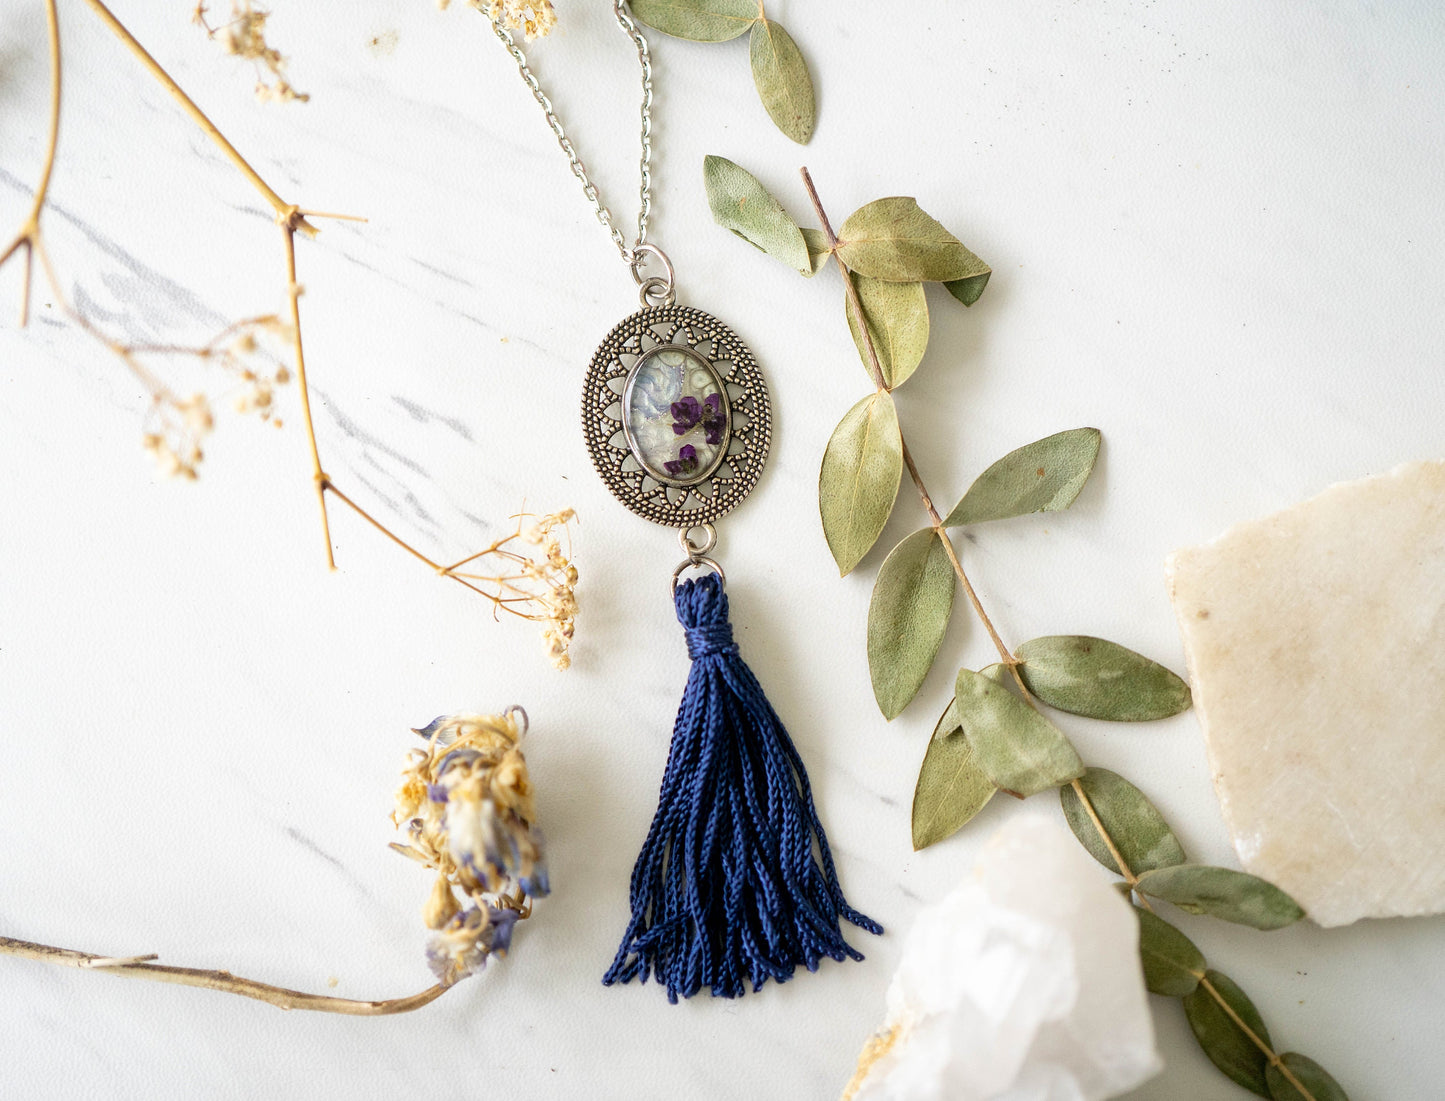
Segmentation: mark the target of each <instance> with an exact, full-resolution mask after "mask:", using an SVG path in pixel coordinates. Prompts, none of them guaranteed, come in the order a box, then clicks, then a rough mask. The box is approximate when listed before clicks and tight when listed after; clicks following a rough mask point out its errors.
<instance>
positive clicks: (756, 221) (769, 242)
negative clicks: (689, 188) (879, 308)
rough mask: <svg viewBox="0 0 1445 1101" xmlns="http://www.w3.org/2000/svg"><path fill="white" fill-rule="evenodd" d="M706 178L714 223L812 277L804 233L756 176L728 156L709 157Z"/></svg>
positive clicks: (705, 161)
mask: <svg viewBox="0 0 1445 1101" xmlns="http://www.w3.org/2000/svg"><path fill="white" fill-rule="evenodd" d="M702 178H703V183H704V185H705V186H706V187H707V205H708V208H709V209H710V210H711V211H712V217H713V221H715V222H716V223H717V224H718V225H720V226H722V227H723V228H724V229H730V230H732V231H733V232H734V233H736V234H737V235H738V236H739V237H741V238H742V239H743V240H744V241H747V242H748V244H750V245H753V246H755V247H757V248H759V249H762V251H764V252H766V253H767V254H768V255H769V256H772V257H774V258H776V259H778V260H781V261H782V262H783V263H785V264H787V265H788V267H790V268H792V269H794V270H795V271H801V272H803V273H805V274H809V275H810V274H812V269H813V262H812V260H811V258H810V257H809V255H808V245H807V242H806V241H805V240H804V239H803V232H802V230H800V229H799V228H798V227H797V225H796V224H795V223H794V222H793V219H791V218H789V217H788V215H787V212H786V211H784V210H783V206H782V204H781V203H779V202H778V200H777V199H775V198H773V197H772V195H770V194H769V193H768V190H767V188H765V187H764V186H763V185H762V184H761V183H759V182H758V179H757V177H756V176H754V175H753V174H752V173H751V172H749V171H748V170H747V169H745V168H739V167H738V166H737V165H735V164H734V163H733V162H732V161H730V160H728V159H727V158H726V157H714V156H707V157H704V158H703V159H702Z"/></svg>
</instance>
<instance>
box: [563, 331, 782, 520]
mask: <svg viewBox="0 0 1445 1101" xmlns="http://www.w3.org/2000/svg"><path fill="white" fill-rule="evenodd" d="M582 427H583V432H584V434H585V436H586V439H587V449H588V451H589V452H590V453H591V456H592V463H593V465H594V466H595V467H596V468H597V472H598V474H600V475H601V477H602V480H603V481H604V482H605V483H606V484H607V487H608V489H610V490H611V491H612V493H613V494H614V495H615V496H616V497H617V498H618V499H619V500H620V501H622V503H623V504H625V505H626V506H627V507H628V508H629V509H631V510H632V511H633V512H635V513H637V514H638V515H639V516H643V517H645V518H646V519H649V520H653V521H655V522H657V523H660V524H667V525H669V526H670V527H679V528H687V527H692V526H694V525H697V524H704V523H710V522H711V521H713V520H716V519H718V518H719V517H721V516H723V515H725V514H726V513H728V512H730V511H732V509H734V508H736V507H737V506H738V505H739V504H741V503H742V501H743V500H744V499H745V498H746V497H747V495H748V494H749V493H750V492H751V491H752V488H753V486H754V485H755V484H756V483H757V480H758V476H759V475H760V474H761V472H762V466H763V462H764V461H765V459H766V458H767V453H768V445H769V442H770V439H771V434H772V415H771V410H770V408H769V404H768V394H767V387H766V385H765V384H764V382H763V376H762V371H761V370H760V369H759V368H758V365H757V361H756V360H754V359H753V356H752V353H751V352H750V351H749V350H748V348H747V346H746V345H745V344H743V342H742V341H741V340H739V339H738V337H737V335H736V334H735V333H734V332H733V331H732V330H731V329H729V328H728V327H727V326H726V325H724V324H723V323H722V322H720V321H718V320H717V318H715V317H713V316H711V315H710V314H706V313H703V312H702V311H701V310H695V309H692V308H690V307H687V306H656V307H651V308H648V309H644V310H639V311H638V312H637V313H635V314H633V315H632V316H630V317H628V318H626V319H625V320H624V321H622V322H621V323H620V324H618V325H617V326H616V327H615V328H613V330H612V331H611V332H610V333H608V334H607V337H606V339H604V340H603V342H602V344H601V345H600V346H599V347H598V349H597V352H596V353H595V354H594V355H593V357H592V365H591V367H590V368H589V369H588V372H587V380H586V383H585V384H584V387H583V393H582Z"/></svg>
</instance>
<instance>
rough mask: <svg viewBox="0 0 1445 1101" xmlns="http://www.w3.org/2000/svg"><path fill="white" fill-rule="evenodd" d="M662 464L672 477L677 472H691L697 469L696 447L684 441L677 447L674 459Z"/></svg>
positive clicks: (677, 473)
mask: <svg viewBox="0 0 1445 1101" xmlns="http://www.w3.org/2000/svg"><path fill="white" fill-rule="evenodd" d="M662 465H663V466H664V467H666V468H667V472H668V473H669V474H671V475H673V476H674V477H675V476H677V475H679V474H691V473H692V472H693V471H694V470H696V469H697V448H695V447H693V446H692V444H690V443H685V444H683V445H682V447H680V448H678V452H677V458H676V459H669V460H668V461H667V462H665V463H663V464H662Z"/></svg>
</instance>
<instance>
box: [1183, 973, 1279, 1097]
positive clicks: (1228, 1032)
mask: <svg viewBox="0 0 1445 1101" xmlns="http://www.w3.org/2000/svg"><path fill="white" fill-rule="evenodd" d="M1206 982H1207V983H1208V984H1209V986H1212V987H1213V988H1214V989H1215V990H1216V991H1217V992H1218V993H1219V996H1220V997H1221V998H1223V999H1224V1000H1225V1001H1226V1002H1227V1003H1228V1004H1229V1008H1230V1009H1232V1010H1234V1012H1235V1013H1236V1014H1237V1015H1238V1017H1239V1018H1240V1020H1242V1021H1243V1022H1244V1023H1245V1024H1246V1025H1248V1026H1249V1028H1250V1030H1251V1031H1252V1032H1253V1033H1254V1034H1255V1035H1256V1036H1258V1037H1259V1038H1260V1039H1261V1040H1263V1041H1264V1042H1265V1043H1266V1044H1269V1045H1270V1046H1271V1047H1273V1046H1274V1045H1273V1043H1271V1041H1270V1038H1269V1030H1268V1029H1266V1028H1265V1027H1264V1021H1262V1020H1261V1019H1260V1016H1259V1010H1257V1009H1255V1008H1254V1003H1253V1002H1251V1001H1250V1000H1249V998H1248V997H1247V996H1246V995H1245V993H1244V991H1243V990H1241V989H1239V987H1238V986H1237V985H1235V983H1234V980H1233V979H1231V978H1230V977H1229V976H1228V975H1222V974H1220V973H1219V972H1218V971H1206V972H1205V974H1204V982H1201V983H1200V985H1199V987H1198V988H1197V989H1196V990H1195V991H1194V992H1193V993H1192V994H1188V995H1186V996H1185V998H1184V1015H1185V1016H1186V1017H1188V1018H1189V1027H1190V1028H1192V1029H1193V1030H1194V1038H1195V1039H1196V1040H1198V1041H1199V1046H1200V1047H1202V1048H1203V1049H1204V1054H1205V1055H1208V1056H1209V1060H1210V1062H1212V1063H1213V1064H1214V1065H1215V1066H1216V1067H1218V1068H1219V1069H1220V1070H1222V1071H1223V1072H1224V1073H1225V1074H1226V1075H1228V1076H1229V1077H1230V1078H1232V1079H1234V1081H1236V1082H1238V1083H1239V1084H1240V1085H1241V1086H1243V1087H1244V1088H1245V1089H1247V1090H1249V1091H1250V1092H1251V1093H1257V1094H1259V1095H1260V1096H1261V1097H1268V1096H1269V1085H1268V1083H1267V1081H1266V1079H1265V1067H1266V1066H1267V1065H1268V1060H1267V1059H1266V1057H1265V1054H1264V1052H1262V1051H1261V1050H1260V1049H1259V1047H1258V1046H1257V1045H1256V1044H1255V1043H1254V1041H1252V1040H1251V1039H1250V1038H1249V1037H1248V1036H1247V1035H1246V1034H1245V1032H1244V1030H1243V1029H1241V1028H1240V1027H1239V1025H1237V1024H1236V1023H1235V1022H1234V1021H1233V1019H1231V1018H1230V1016H1229V1014H1228V1013H1226V1012H1225V1011H1224V1009H1223V1007H1221V1006H1220V1004H1219V1002H1218V1001H1217V1000H1215V998H1214V996H1213V995H1212V994H1211V993H1210V992H1209V989H1208V987H1206V986H1205V983H1206Z"/></svg>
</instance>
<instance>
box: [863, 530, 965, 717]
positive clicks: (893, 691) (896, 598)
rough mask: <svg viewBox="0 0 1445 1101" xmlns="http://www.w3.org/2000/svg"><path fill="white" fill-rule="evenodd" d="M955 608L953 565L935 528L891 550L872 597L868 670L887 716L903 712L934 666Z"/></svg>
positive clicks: (881, 706) (916, 533) (874, 693)
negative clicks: (934, 660) (949, 618)
mask: <svg viewBox="0 0 1445 1101" xmlns="http://www.w3.org/2000/svg"><path fill="white" fill-rule="evenodd" d="M952 614H953V566H952V564H951V563H950V562H949V560H948V553H947V552H946V551H945V550H944V549H943V540H942V539H941V538H940V537H939V534H938V532H936V531H934V530H933V529H932V528H924V529H923V530H921V531H915V532H914V533H913V534H912V535H910V536H908V538H906V539H904V540H903V541H902V542H901V543H899V544H898V545H897V546H896V547H894V548H893V550H891V551H890V552H889V553H888V557H887V558H885V559H884V560H883V568H882V569H880V570H879V571H878V581H877V582H876V583H875V584H874V586H873V599H872V600H870V601H869V602H868V673H869V675H870V676H871V677H872V678H873V698H874V699H876V700H877V701H878V709H879V710H880V711H882V712H883V716H884V718H887V719H893V718H895V717H896V716H897V715H899V714H900V713H901V712H902V711H903V709H904V708H905V707H907V706H908V704H909V702H910V701H911V700H912V699H913V697H914V696H916V695H917V694H918V689H919V688H920V687H922V685H923V678H924V677H926V676H928V670H929V669H931V668H933V659H934V658H936V657H937V656H938V647H939V646H940V645H942V643H943V632H944V631H945V630H946V629H947V627H948V617H949V616H950V615H952Z"/></svg>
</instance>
